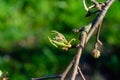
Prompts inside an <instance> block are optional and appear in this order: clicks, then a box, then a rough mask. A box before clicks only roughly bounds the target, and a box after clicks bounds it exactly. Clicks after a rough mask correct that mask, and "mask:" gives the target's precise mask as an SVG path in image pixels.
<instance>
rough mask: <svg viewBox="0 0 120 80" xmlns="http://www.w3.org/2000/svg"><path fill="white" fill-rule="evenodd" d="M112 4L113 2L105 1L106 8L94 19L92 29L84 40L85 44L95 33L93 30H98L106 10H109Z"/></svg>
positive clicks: (112, 0)
mask: <svg viewBox="0 0 120 80" xmlns="http://www.w3.org/2000/svg"><path fill="white" fill-rule="evenodd" d="M113 2H114V0H107V1H106V6H105V7H104V8H103V9H102V10H101V12H100V13H99V14H98V16H97V17H96V18H95V20H93V22H92V28H91V30H90V32H89V33H88V36H87V39H86V43H87V42H88V40H89V39H90V37H91V36H92V34H93V33H94V32H95V30H96V29H97V28H98V25H99V24H100V22H101V21H102V20H103V18H104V16H105V14H106V12H107V10H108V9H109V7H110V6H111V5H112V3H113Z"/></svg>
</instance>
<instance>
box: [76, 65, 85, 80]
mask: <svg viewBox="0 0 120 80" xmlns="http://www.w3.org/2000/svg"><path fill="white" fill-rule="evenodd" d="M78 71H79V73H80V75H81V76H82V78H83V80H86V79H85V77H84V75H83V73H82V71H81V69H80V67H78Z"/></svg>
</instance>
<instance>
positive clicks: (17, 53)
mask: <svg viewBox="0 0 120 80" xmlns="http://www.w3.org/2000/svg"><path fill="white" fill-rule="evenodd" d="M102 1H105V0H102ZM88 4H89V3H88ZM85 15H86V11H85V9H84V7H83V4H82V0H0V70H2V71H3V73H6V72H8V73H9V78H10V80H29V79H30V78H32V77H40V76H46V75H53V74H60V73H62V72H63V71H64V70H65V68H66V67H67V65H68V64H69V62H70V61H71V60H72V59H73V56H74V55H75V54H76V52H77V49H71V50H69V51H67V52H64V51H62V50H60V49H57V48H55V47H54V46H53V45H51V44H50V42H49V40H48V36H50V32H51V30H57V31H59V32H61V33H63V34H64V35H65V36H66V38H67V39H68V40H70V39H71V38H73V37H74V38H76V39H78V36H79V34H75V33H73V32H72V29H74V28H80V27H82V26H83V25H86V24H88V23H89V22H91V21H92V20H93V19H94V17H95V15H92V16H91V17H85ZM100 40H101V41H102V42H103V44H104V46H103V47H102V51H101V57H100V58H99V59H94V58H93V57H92V56H91V52H92V49H93V48H94V43H95V37H92V39H90V41H89V43H88V44H87V46H86V48H85V49H84V54H82V57H81V65H80V66H81V69H82V71H83V73H84V74H85V76H86V77H87V78H88V80H119V79H120V78H119V74H120V51H119V50H120V2H118V0H115V2H114V4H113V5H112V6H111V8H110V9H109V11H108V13H107V15H106V16H105V18H104V22H103V25H102V30H101V33H100ZM75 43H79V41H78V40H77V41H76V42H75Z"/></svg>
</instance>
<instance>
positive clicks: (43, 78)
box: [32, 75, 62, 80]
mask: <svg viewBox="0 0 120 80" xmlns="http://www.w3.org/2000/svg"><path fill="white" fill-rule="evenodd" d="M61 76H62V75H54V76H45V77H40V78H32V80H45V79H56V78H61Z"/></svg>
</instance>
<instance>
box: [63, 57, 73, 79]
mask: <svg viewBox="0 0 120 80" xmlns="http://www.w3.org/2000/svg"><path fill="white" fill-rule="evenodd" d="M73 63H74V59H73V60H72V61H71V62H70V64H69V65H68V67H67V68H66V70H65V71H64V72H63V74H62V78H61V80H64V78H65V77H66V75H67V74H68V72H69V71H70V69H71V67H72V66H73Z"/></svg>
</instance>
